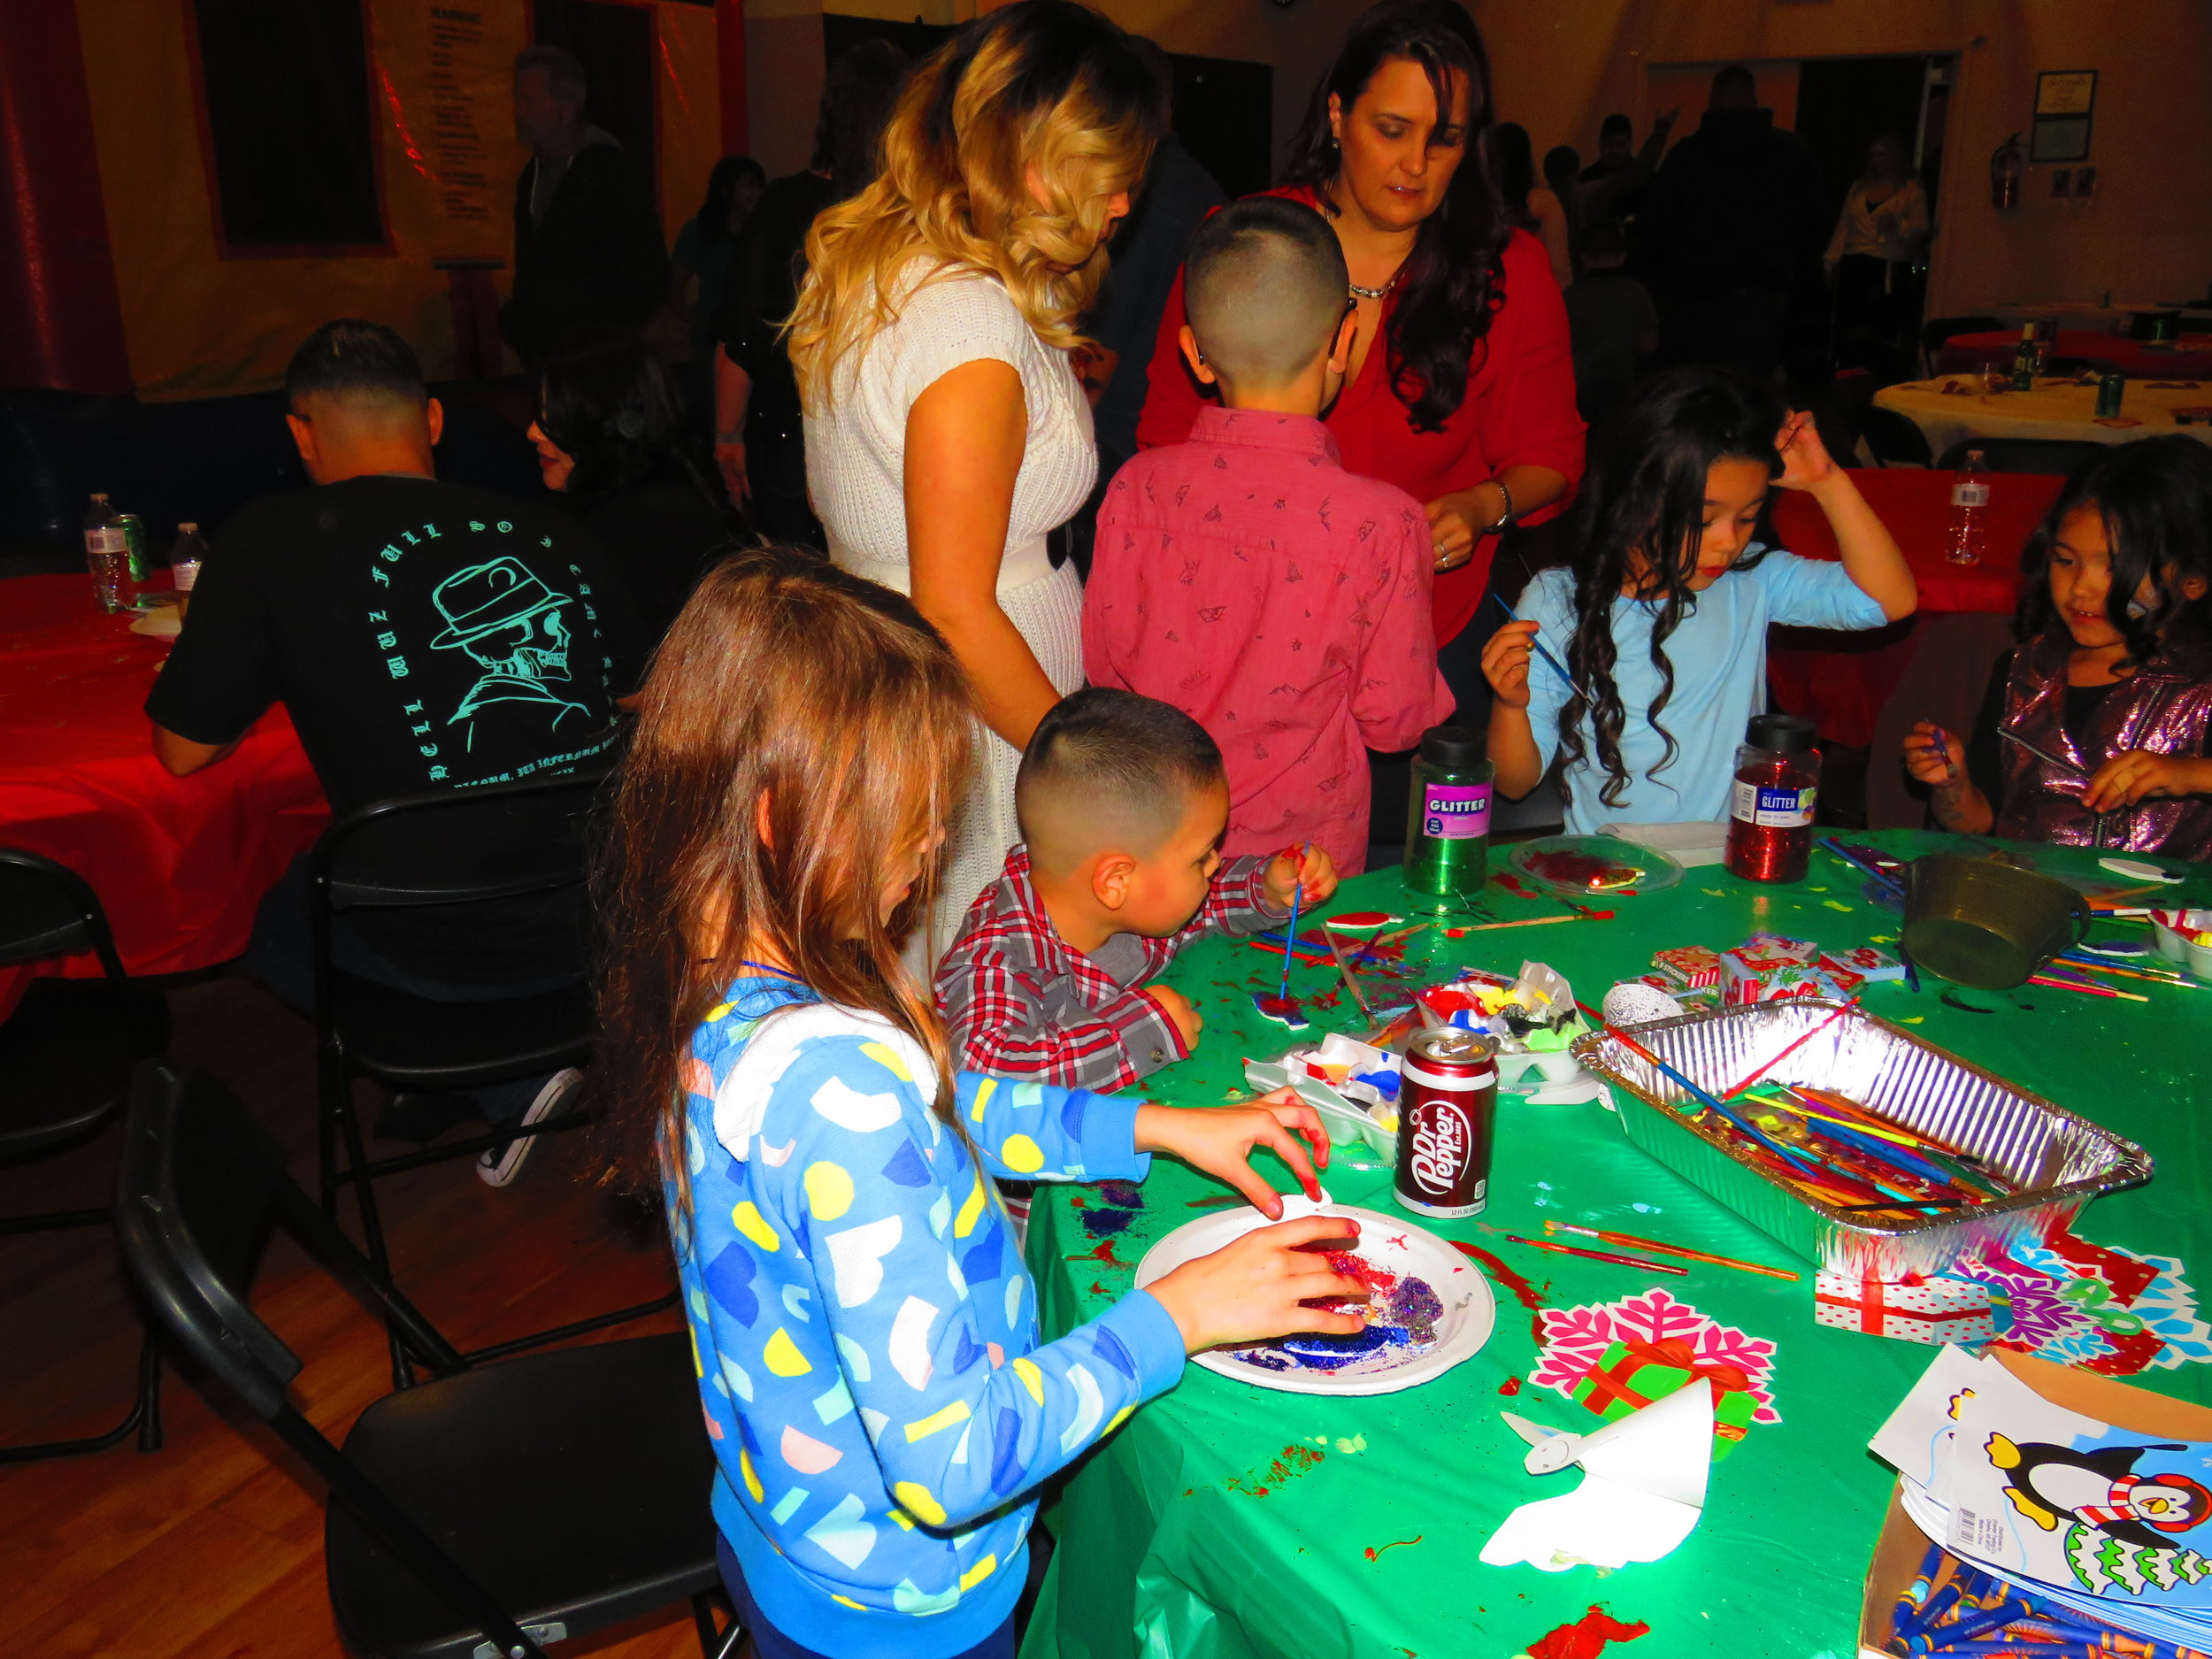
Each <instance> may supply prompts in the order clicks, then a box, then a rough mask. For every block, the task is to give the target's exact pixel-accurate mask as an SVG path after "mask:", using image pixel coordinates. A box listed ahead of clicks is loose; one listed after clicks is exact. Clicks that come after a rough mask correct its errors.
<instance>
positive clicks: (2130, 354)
mask: <svg viewBox="0 0 2212 1659" xmlns="http://www.w3.org/2000/svg"><path fill="white" fill-rule="evenodd" d="M2019 345H2020V331H2019V330H2018V329H2017V328H2000V329H1996V330H1993V332H1991V333H1988V334H1953V335H1952V336H1951V337H1950V338H1949V339H1948V340H1947V341H1945V342H1943V344H1942V346H1941V347H1940V348H1939V349H1938V350H1937V352H1936V360H1935V369H1936V373H1938V374H1959V373H1967V372H1970V371H1978V370H1982V369H1996V370H1999V371H2001V372H2002V373H2007V374H2009V373H2012V354H2013V353H2014V351H2016V350H2017V349H2019ZM2050 352H2051V355H2052V356H2053V357H2092V358H2094V359H2096V360H2097V361H2099V362H2102V363H2109V364H2110V365H2112V366H2113V367H2114V368H2116V369H2117V370H2119V371H2120V373H2123V374H2126V375H2131V376H2133V377H2135V378H2137V379H2140V380H2201V379H2205V378H2208V377H2212V338H2207V337H2206V336H2205V335H2203V334H2188V335H2185V336H2184V337H2183V338H2182V339H2180V340H2179V341H2177V342H2173V343H2171V344H2168V345H2164V346H2154V345H2153V344H2151V343H2150V342H2148V341H2143V340H2131V339H2129V338H2128V336H2126V335H2125V334H2110V333H2105V334H2100V333H2098V332H2096V331H2095V330H2093V329H2089V328H2061V329H2060V330H2059V331H2058V339H2057V341H2056V342H2055V343H2054V344H2053V345H2052V346H2051V349H2050Z"/></svg>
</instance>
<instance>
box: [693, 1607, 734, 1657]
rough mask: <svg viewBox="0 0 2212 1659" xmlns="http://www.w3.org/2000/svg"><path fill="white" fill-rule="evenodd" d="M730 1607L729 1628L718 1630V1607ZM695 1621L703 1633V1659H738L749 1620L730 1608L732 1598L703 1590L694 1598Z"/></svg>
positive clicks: (700, 1639) (701, 1642)
mask: <svg viewBox="0 0 2212 1659" xmlns="http://www.w3.org/2000/svg"><path fill="white" fill-rule="evenodd" d="M717 1602H720V1603H721V1604H722V1605H723V1606H724V1607H726V1608H728V1609H729V1615H730V1622H729V1625H728V1627H727V1628H726V1629H723V1630H717V1629H716V1628H715V1625H714V1609H715V1604H716V1603H717ZM691 1618H692V1623H693V1625H694V1626H695V1628H696V1629H697V1631H698V1632H699V1652H700V1654H701V1655H703V1659H737V1650H738V1648H739V1647H741V1646H742V1645H743V1643H744V1640H745V1621H744V1620H743V1619H741V1618H740V1617H738V1616H737V1609H735V1608H734V1607H731V1606H730V1602H729V1598H728V1597H727V1596H726V1595H724V1594H721V1593H720V1592H718V1591H714V1590H702V1591H701V1592H699V1594H696V1595H695V1596H693V1597H692V1598H691Z"/></svg>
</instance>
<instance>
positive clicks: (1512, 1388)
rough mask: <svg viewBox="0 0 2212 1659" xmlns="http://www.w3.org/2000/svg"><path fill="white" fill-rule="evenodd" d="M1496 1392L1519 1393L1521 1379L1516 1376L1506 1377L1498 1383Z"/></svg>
mask: <svg viewBox="0 0 2212 1659" xmlns="http://www.w3.org/2000/svg"><path fill="white" fill-rule="evenodd" d="M1498 1392H1499V1393H1500V1394H1518V1393H1520V1392H1521V1379H1519V1378H1518V1377H1509V1378H1507V1379H1505V1380H1504V1381H1503V1382H1502V1383H1500V1384H1499V1385H1498Z"/></svg>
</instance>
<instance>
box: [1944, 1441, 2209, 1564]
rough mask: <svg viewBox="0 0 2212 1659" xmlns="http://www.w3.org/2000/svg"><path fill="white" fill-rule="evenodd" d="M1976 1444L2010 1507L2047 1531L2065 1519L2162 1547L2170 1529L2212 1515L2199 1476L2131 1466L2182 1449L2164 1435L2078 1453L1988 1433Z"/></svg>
mask: <svg viewBox="0 0 2212 1659" xmlns="http://www.w3.org/2000/svg"><path fill="white" fill-rule="evenodd" d="M1984 1449H1985V1451H1986V1452H1987V1453H1988V1455H1989V1461H1990V1463H1991V1465H1992V1466H1993V1467H1994V1468H1996V1469H1998V1470H2001V1471H2003V1475H2004V1479H2005V1496H2006V1497H2007V1498H2008V1500H2010V1502H2011V1503H2012V1507H2013V1508H2014V1509H2017V1510H2018V1511H2019V1512H2020V1513H2021V1514H2022V1515H2023V1516H2024V1517H2027V1518H2028V1519H2029V1520H2031V1521H2032V1522H2034V1523H2035V1525H2038V1526H2039V1527H2041V1528H2042V1529H2043V1530H2044V1531H2045V1532H2054V1531H2055V1530H2057V1527H2058V1525H2059V1522H2060V1521H2061V1520H2062V1519H2066V1520H2072V1521H2076V1522H2078V1523H2080V1524H2081V1525H2084V1526H2093V1527H2095V1528H2096V1529H2097V1530H2098V1531H2100V1532H2104V1533H2107V1534H2108V1535H2109V1536H2111V1537H2113V1538H2116V1539H2118V1540H2121V1542H2123V1543H2127V1544H2136V1545H2140V1546H2141V1547H2143V1548H2147V1549H2155V1548H2170V1547H2171V1546H2172V1545H2173V1543H2174V1540H2175V1538H2176V1536H2177V1534H2179V1533H2182V1532H2188V1531H2190V1530H2191V1529H2192V1528H2193V1527H2195V1526H2198V1525H2201V1524H2202V1523H2203V1522H2204V1521H2205V1520H2206V1519H2208V1518H2212V1491H2208V1490H2207V1489H2206V1488H2205V1487H2204V1486H2202V1485H2200V1483H2199V1482H2197V1481H2194V1480H2192V1479H2189V1477H2188V1476H2186V1475H2177V1474H2170V1473H2162V1474H2155V1475H2137V1474H2136V1473H2135V1472H2134V1470H2135V1464H2136V1462H2137V1460H2138V1459H2139V1458H2140V1457H2142V1456H2143V1455H2145V1454H2146V1453H2148V1452H2180V1451H2186V1450H2188V1449H2189V1448H2187V1447H2186V1446H2184V1445H2179V1444H2177V1443H2175V1442H2172V1441H2164V1442H2156V1441H2154V1442H2151V1443H2149V1444H2146V1445H2141V1446H2103V1447H2099V1448H2097V1449H2096V1450H2094V1451H2076V1450H2074V1449H2072V1448H2070V1447H2064V1446H2052V1445H2047V1444H2045V1443H2043V1442H2040V1441H2036V1440H2030V1441H2027V1442H2025V1443H2024V1444H2019V1445H2016V1444H2014V1442H2013V1441H2011V1440H2008V1439H2007V1438H2006V1437H2005V1436H2003V1435H2002V1434H1992V1435H1991V1436H1990V1437H1989V1439H1988V1440H1987V1442H1986V1443H1985V1448H1984Z"/></svg>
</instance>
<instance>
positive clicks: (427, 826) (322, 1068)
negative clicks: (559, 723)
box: [310, 772, 675, 1387]
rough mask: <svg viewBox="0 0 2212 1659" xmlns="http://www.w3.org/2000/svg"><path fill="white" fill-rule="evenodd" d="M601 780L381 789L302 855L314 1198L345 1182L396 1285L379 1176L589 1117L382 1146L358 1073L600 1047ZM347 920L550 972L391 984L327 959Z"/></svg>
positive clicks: (485, 1071) (510, 1061) (537, 1067)
mask: <svg viewBox="0 0 2212 1659" xmlns="http://www.w3.org/2000/svg"><path fill="white" fill-rule="evenodd" d="M603 781H604V774H603V773H600V772H590V773H580V774H572V775H570V776H566V777H561V778H551V779H542V780H527V781H525V782H521V783H511V784H494V785H488V786H486V787H480V788H472V789H453V790H442V791H440V792H438V793H436V794H432V795H406V796H401V797H397V798H395V799H392V800H388V801H379V802H376V803H373V804H371V805H369V806H365V807H363V808H362V809H361V810H358V811H357V812H354V813H351V814H349V816H347V817H346V818H342V819H341V820H340V821H339V822H337V823H335V824H334V825H332V826H330V828H328V829H327V830H326V831H325V832H324V833H323V836H322V839H321V840H320V841H318V842H317V843H316V846H315V850H314V853H313V858H312V863H311V866H310V868H311V879H312V887H313V892H314V895H315V903H314V909H313V929H314V940H313V946H314V965H315V1038H316V1087H317V1093H318V1096H319V1107H320V1110H319V1113H318V1118H317V1125H318V1141H319V1156H320V1165H321V1183H322V1202H323V1208H324V1210H326V1211H327V1212H328V1213H329V1214H330V1215H332V1216H333V1217H335V1216H336V1214H337V1207H338V1196H339V1194H340V1192H341V1191H342V1189H344V1188H346V1187H351V1188H352V1189H353V1193H354V1198H355V1202H356V1203H357V1206H358V1208H359V1212H360V1217H361V1233H362V1242H363V1245H364V1247H365V1249H366V1250H367V1253H368V1257H369V1260H370V1262H371V1263H373V1264H374V1266H375V1268H376V1271H378V1272H379V1273H380V1274H382V1275H384V1276H386V1279H387V1281H388V1282H389V1276H390V1272H391V1258H390V1254H389V1252H388V1249H387V1248H386V1245H385V1239H384V1225H383V1221H382V1219H381V1217H380V1215H379V1213H378V1210H377V1203H376V1191H375V1182H376V1181H377V1179H379V1178H380V1177H382V1176H386V1175H391V1174H396V1173H397V1172H398V1171H402V1170H411V1169H417V1168H420V1167H421V1166H422V1165H424V1164H435V1163H440V1162H442V1161H444V1160H446V1159H449V1158H460V1157H468V1156H473V1155H475V1154H477V1153H480V1152H482V1151H484V1150H486V1149H488V1148H493V1147H503V1146H504V1145H506V1144H507V1143H508V1141H510V1140H511V1138H513V1137H514V1136H516V1135H538V1134H548V1133H557V1132H559V1131H562V1130H566V1129H573V1128H577V1127H579V1126H580V1125H583V1124H585V1123H588V1122H589V1121H590V1117H589V1114H588V1113H585V1112H577V1111H570V1112H563V1113H561V1114H560V1115H559V1116H557V1117H553V1118H547V1119H545V1120H543V1121H542V1122H540V1123H538V1124H535V1125H531V1126H529V1127H527V1128H521V1129H511V1130H500V1131H494V1132H492V1133H488V1134H483V1135H478V1136H472V1137H469V1138H466V1139H464V1140H460V1141H449V1142H446V1143H444V1144H442V1145H438V1146H434V1147H426V1148H423V1149H422V1150H420V1151H417V1152H411V1153H406V1154H403V1155H400V1156H392V1157H384V1158H375V1159H372V1158H371V1157H370V1156H368V1153H367V1150H366V1148H365V1145H364V1144H363V1138H362V1132H361V1123H360V1118H359V1116H358V1114H357V1112H356V1111H355V1110H354V1104H353V1090H352V1079H354V1078H356V1077H366V1078H369V1079H373V1081H375V1082H377V1083H380V1084H382V1085H383V1086H385V1087H387V1088H391V1089H418V1090H455V1089H467V1088H479V1087H485V1086H487V1085H489V1084H495V1083H503V1082H508V1081H511V1080H513V1079H524V1078H531V1077H536V1076H541V1075H542V1074H544V1073H547V1072H550V1071H559V1070H561V1069H562V1068H564V1067H566V1066H574V1065H582V1064H586V1063H587V1062H588V1060H589V1059H590V1057H591V1049H592V1043H593V1041H594V1039H595V1036H596V1034H597V1025H596V1022H595V1018H594V1016H593V1010H592V997H591V989H590V986H589V984H588V981H587V969H588V926H589V910H588V881H589V877H590V871H591V850H590V846H591V843H590V819H591V814H592V810H593V806H594V803H595V800H596V798H597V795H598V792H599V788H600V786H601V784H602V783H603ZM522 907H526V909H527V910H529V911H530V912H531V913H532V919H531V920H530V921H529V922H528V923H527V924H526V933H524V934H523V936H522V937H523V938H524V940H525V941H526V942H527V943H528V944H529V947H530V950H529V955H528V956H527V957H526V959H523V960H521V961H519V962H518V959H517V957H516V954H515V946H514V934H513V933H512V929H513V928H514V927H515V926H517V918H518V909H519V908H522ZM341 917H342V918H347V920H348V921H349V924H350V925H352V926H356V927H360V928H364V929H366V928H371V927H375V926H378V922H379V919H380V918H388V919H387V923H386V931H385V932H384V933H381V934H380V935H379V936H376V937H374V938H373V941H372V942H373V943H375V944H376V946H377V948H378V949H379V951H380V954H382V955H384V956H388V957H391V956H405V955H406V953H407V951H408V949H410V946H409V940H410V938H411V937H414V938H415V939H416V940H417V942H416V944H415V945H414V946H413V949H416V950H418V951H420V949H421V946H420V944H419V936H420V933H421V930H422V928H423V927H424V926H425V925H426V924H428V925H431V926H435V927H437V928H439V929H440V945H439V949H437V950H436V952H435V953H434V954H432V955H427V956H421V957H420V959H419V968H420V971H421V972H423V973H424V974H425V975H426V976H427V977H429V978H432V979H438V980H441V981H447V980H452V979H457V978H458V979H480V980H482V981H484V982H487V983H495V982H496V981H497V980H498V979H500V978H506V979H509V980H510V981H513V980H515V979H518V978H519V977H520V976H521V975H522V974H523V973H527V974H529V975H530V976H531V977H532V978H533V979H536V980H538V981H540V982H552V981H557V983H556V984H555V985H554V988H551V989H548V990H540V991H536V992H533V993H530V994H527V995H508V996H496V997H492V998H489V999H487V1000H480V1001H470V1002H448V1001H442V1000H440V999H437V998H434V997H429V996H421V995H414V994H413V993H411V992H408V991H403V990H397V989H395V988H393V987H390V986H388V985H384V984H381V983H379V982H377V981H375V980H372V979H363V978H361V977H359V976H358V975H356V974H352V973H349V972H346V971H345V970H344V969H342V968H341V967H339V966H338V965H337V964H336V963H335V962H334V960H333V954H332V933H333V928H334V924H335V923H336V921H337V918H341ZM395 927H396V928H397V929H399V930H401V931H396V932H395V931H391V930H392V929H393V928H395ZM503 941H505V942H504V945H503ZM495 953H501V954H497V955H495ZM403 965H416V964H403ZM674 1305H675V1293H674V1292H673V1291H671V1292H669V1293H668V1294H666V1295H664V1296H660V1297H657V1298H655V1299H654V1300H653V1301H651V1302H641V1303H639V1304H638V1305H636V1306H634V1307H630V1308H622V1309H618V1310H615V1311H613V1312H611V1313H604V1314H599V1315H596V1316H595V1317H591V1318H588V1319H580V1320H578V1321H576V1322H574V1323H572V1324H569V1325H559V1326H557V1327H555V1328H554V1329H552V1330H549V1331H541V1332H538V1333H535V1334H534V1335H531V1336H526V1337H522V1338H518V1339H517V1340H513V1341H510V1342H503V1343H500V1344H497V1345H496V1346H495V1347H491V1348H481V1349H478V1350H476V1351H474V1352H473V1353H472V1354H471V1355H470V1356H469V1357H470V1358H472V1359H497V1358H500V1357H503V1356H506V1355H509V1354H516V1353H520V1352H523V1351H524V1350H526V1349H527V1348H537V1347H541V1346H543V1345H544V1344H546V1343H549V1342H557V1341H560V1340H564V1339H565V1338H567V1337H571V1336H577V1335H580V1334H582V1333H585V1332H588V1331H595V1330H598V1329H601V1328H602V1327H603V1326H606V1325H617V1324H619V1323H621V1322H622V1321H624V1320H626V1319H634V1318H637V1317H641V1316H643V1315H645V1314H649V1313H655V1312H657V1311H659V1310H662V1309H664V1308H669V1307H672V1306H674ZM392 1369H393V1379H394V1382H395V1384H396V1386H399V1387H406V1386H409V1385H410V1383H411V1381H412V1380H413V1378H412V1374H411V1371H410V1370H409V1367H408V1363H407V1359H406V1355H405V1353H404V1352H403V1343H402V1340H401V1333H397V1332H395V1333H394V1337H393V1353H392Z"/></svg>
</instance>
